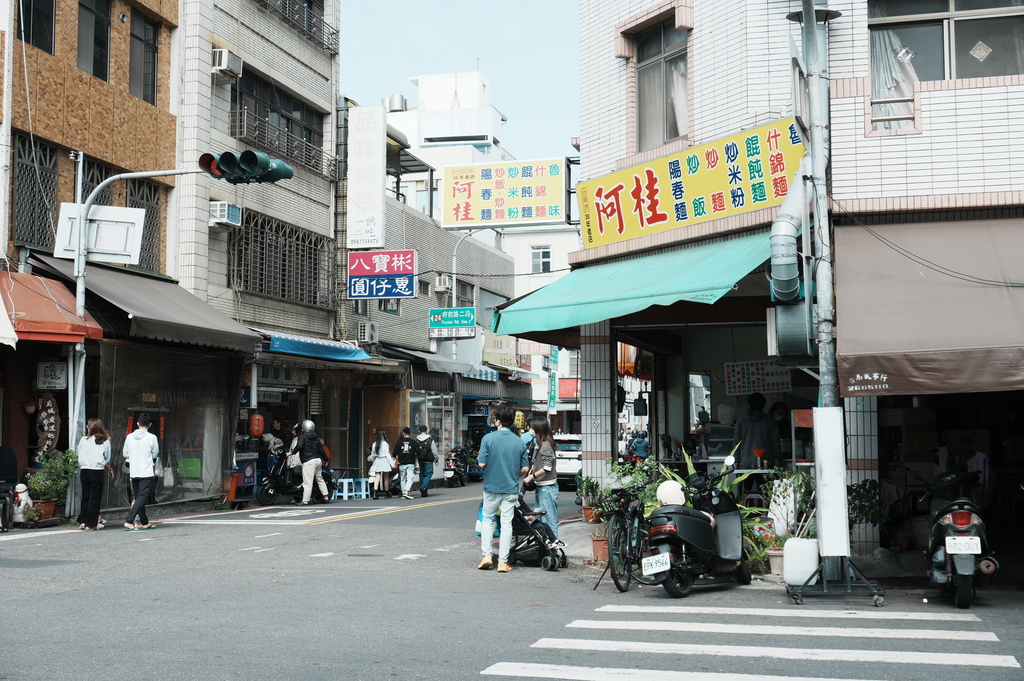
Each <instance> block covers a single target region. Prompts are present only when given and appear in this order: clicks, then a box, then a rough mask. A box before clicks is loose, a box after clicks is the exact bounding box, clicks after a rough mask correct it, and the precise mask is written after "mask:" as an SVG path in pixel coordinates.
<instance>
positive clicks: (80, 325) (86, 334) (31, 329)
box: [0, 272, 103, 343]
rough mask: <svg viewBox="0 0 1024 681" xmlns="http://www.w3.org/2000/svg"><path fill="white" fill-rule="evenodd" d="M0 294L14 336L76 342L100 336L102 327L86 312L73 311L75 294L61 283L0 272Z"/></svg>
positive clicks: (28, 275)
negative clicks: (82, 315) (81, 315)
mask: <svg viewBox="0 0 1024 681" xmlns="http://www.w3.org/2000/svg"><path fill="white" fill-rule="evenodd" d="M0 298H2V299H3V305H4V307H5V308H7V314H8V316H9V317H10V318H11V323H12V324H13V325H14V330H15V331H16V332H17V334H18V340H33V341H48V342H51V343H78V342H81V341H82V340H84V339H86V338H89V339H91V340H99V339H101V338H103V329H102V328H101V327H100V325H99V324H97V323H96V320H94V319H93V318H92V316H91V315H90V314H89V313H88V312H86V313H85V320H84V321H83V320H82V318H81V317H79V316H78V315H76V314H75V309H76V304H75V294H73V293H72V292H71V291H69V290H68V289H67V287H66V286H64V284H62V283H61V282H59V281H54V280H53V279H44V278H42V277H37V276H34V275H31V274H23V273H21V272H0Z"/></svg>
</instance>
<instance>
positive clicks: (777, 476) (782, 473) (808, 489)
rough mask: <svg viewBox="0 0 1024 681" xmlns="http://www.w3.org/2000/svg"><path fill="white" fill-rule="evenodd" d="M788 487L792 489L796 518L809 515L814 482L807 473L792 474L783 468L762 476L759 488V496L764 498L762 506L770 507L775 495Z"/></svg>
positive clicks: (811, 506) (812, 500) (812, 503)
mask: <svg viewBox="0 0 1024 681" xmlns="http://www.w3.org/2000/svg"><path fill="white" fill-rule="evenodd" d="M789 486H792V488H793V496H794V498H795V500H796V516H797V518H799V517H801V516H805V515H807V514H809V513H810V512H811V510H813V509H814V482H813V481H812V480H811V475H810V473H808V472H807V471H796V472H794V471H790V470H788V469H785V468H776V469H774V470H772V471H771V472H770V473H768V474H766V475H764V476H762V479H761V482H760V484H759V488H760V490H761V496H762V497H764V505H765V506H768V507H771V505H772V500H773V499H774V498H775V495H776V493H779V492H781V491H782V490H784V489H785V488H786V487H789Z"/></svg>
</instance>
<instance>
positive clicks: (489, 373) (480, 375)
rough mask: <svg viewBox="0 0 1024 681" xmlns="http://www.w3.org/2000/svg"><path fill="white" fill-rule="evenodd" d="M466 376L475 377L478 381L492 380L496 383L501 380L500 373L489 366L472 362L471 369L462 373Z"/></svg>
mask: <svg viewBox="0 0 1024 681" xmlns="http://www.w3.org/2000/svg"><path fill="white" fill-rule="evenodd" d="M462 375H463V376H465V377H466V378H475V379H477V380H480V381H494V382H495V383H497V382H498V381H500V380H501V374H499V373H498V372H497V371H495V370H494V369H492V368H490V367H489V366H484V365H483V364H474V365H473V370H472V371H468V372H465V373H463V374H462Z"/></svg>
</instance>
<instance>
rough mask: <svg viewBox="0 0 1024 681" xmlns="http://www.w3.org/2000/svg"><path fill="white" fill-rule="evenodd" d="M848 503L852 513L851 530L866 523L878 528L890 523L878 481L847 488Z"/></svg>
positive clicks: (864, 481)
mask: <svg viewBox="0 0 1024 681" xmlns="http://www.w3.org/2000/svg"><path fill="white" fill-rule="evenodd" d="M846 503H847V507H848V508H849V512H850V529H851V530H852V529H853V527H854V525H860V524H863V523H866V524H868V525H874V526H876V527H878V526H880V525H884V524H885V523H887V522H888V521H889V514H888V513H887V512H886V509H885V508H883V507H882V498H881V494H880V487H879V485H878V481H877V480H871V479H867V480H861V481H860V482H858V483H857V484H855V485H847V486H846Z"/></svg>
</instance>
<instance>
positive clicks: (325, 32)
mask: <svg viewBox="0 0 1024 681" xmlns="http://www.w3.org/2000/svg"><path fill="white" fill-rule="evenodd" d="M255 2H256V4H257V5H259V6H260V7H262V8H263V9H265V10H267V11H268V12H272V13H273V14H275V15H276V16H277V17H278V18H279V19H280V20H281V21H283V22H284V23H286V24H288V25H289V26H291V27H292V28H294V29H295V30H296V31H298V32H299V33H301V34H302V35H303V36H305V37H306V39H307V40H309V41H310V42H312V43H313V44H315V45H316V46H317V47H319V48H320V49H322V50H323V51H324V52H327V53H328V54H331V55H335V54H338V29H336V28H334V27H333V26H331V25H329V24H328V23H327V22H326V21H324V18H323V17H321V16H317V15H316V14H313V13H312V12H310V11H309V8H308V7H307V6H306V3H305V2H303V1H302V0H255Z"/></svg>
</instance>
